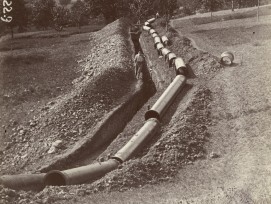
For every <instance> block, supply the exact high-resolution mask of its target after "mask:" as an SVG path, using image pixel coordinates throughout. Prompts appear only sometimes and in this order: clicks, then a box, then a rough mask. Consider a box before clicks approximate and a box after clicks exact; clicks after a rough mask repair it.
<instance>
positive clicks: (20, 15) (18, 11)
mask: <svg viewBox="0 0 271 204" xmlns="http://www.w3.org/2000/svg"><path fill="white" fill-rule="evenodd" d="M1 12H3V11H2V9H1ZM28 15H29V12H28V10H27V8H26V6H25V2H24V0H16V1H12V10H11V11H10V12H9V13H8V16H11V17H12V20H11V22H6V23H4V24H5V26H6V27H8V28H9V29H10V32H11V37H12V38H13V37H14V28H15V27H17V26H18V27H19V29H18V30H19V32H22V31H24V30H25V29H26V26H27V23H28ZM1 16H4V15H2V13H1Z"/></svg>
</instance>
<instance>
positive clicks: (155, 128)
mask: <svg viewBox="0 0 271 204" xmlns="http://www.w3.org/2000/svg"><path fill="white" fill-rule="evenodd" d="M154 21H155V18H152V19H149V20H147V21H146V22H145V23H144V26H143V30H145V31H146V32H148V33H149V34H150V35H151V36H152V37H153V38H154V48H155V49H156V50H157V52H158V54H159V53H160V54H161V55H162V56H163V57H164V58H165V60H166V62H168V64H169V67H172V66H173V67H174V69H175V71H176V77H175V79H174V80H173V81H172V83H171V84H170V85H169V86H168V88H167V89H166V90H165V91H164V92H163V94H162V95H161V96H160V97H159V99H158V100H157V102H156V103H155V104H154V105H153V106H152V108H151V109H150V110H148V111H147V112H146V113H145V123H144V125H143V126H142V128H141V129H140V130H139V131H138V132H137V133H136V134H135V135H134V136H133V137H132V138H131V139H130V140H129V141H128V142H127V143H126V145H124V146H123V147H122V148H121V149H120V150H119V151H118V152H117V153H116V154H115V155H114V156H113V157H111V158H110V159H109V160H107V161H104V162H100V163H99V162H98V163H94V164H90V165H86V166H81V167H77V168H73V169H68V170H63V171H59V170H53V171H49V172H48V173H46V174H45V173H41V174H21V175H4V176H1V177H0V184H2V185H4V186H5V187H8V188H12V189H33V188H35V189H39V188H43V187H45V186H46V185H56V186H59V185H75V184H82V183H85V182H89V181H92V180H94V179H97V178H99V177H101V176H103V175H105V174H106V173H108V172H110V171H112V170H114V169H116V168H117V167H118V166H119V165H120V164H121V163H123V162H125V161H127V160H128V159H129V158H131V157H132V155H134V154H135V153H136V152H137V151H138V150H139V149H140V148H142V146H144V145H145V144H146V142H147V141H148V140H149V139H150V138H152V137H154V136H155V135H156V134H157V133H158V132H159V130H160V128H161V124H160V121H161V118H162V117H163V116H164V114H165V113H166V110H167V109H168V107H169V106H170V105H171V103H172V102H173V101H174V99H175V97H176V96H177V95H178V94H179V93H180V91H181V90H182V88H183V87H184V85H185V82H186V77H185V76H184V72H183V69H185V68H186V66H185V63H184V61H183V59H182V58H180V57H176V55H175V54H174V53H172V52H171V51H170V50H169V49H168V48H166V46H167V45H168V43H169V39H168V38H167V37H166V36H162V37H160V36H159V34H158V33H157V32H156V31H155V30H154V29H153V28H152V26H151V23H153V22H154Z"/></svg>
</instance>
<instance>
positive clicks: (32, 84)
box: [0, 31, 89, 145]
mask: <svg viewBox="0 0 271 204" xmlns="http://www.w3.org/2000/svg"><path fill="white" fill-rule="evenodd" d="M56 34H58V33H56V32H54V31H53V32H46V35H47V37H44V38H43V37H40V36H41V35H43V36H44V35H45V34H44V33H41V32H40V33H39V34H37V33H31V34H30V33H27V34H24V37H23V38H20V37H21V36H20V37H19V36H17V37H16V38H15V39H13V40H11V39H10V40H6V41H2V42H1V44H0V51H1V55H0V58H1V66H0V67H1V68H0V69H1V75H2V77H3V78H2V79H3V80H1V86H2V87H3V89H1V99H2V100H1V113H2V116H1V124H2V125H4V126H5V127H6V128H5V130H6V131H7V134H8V133H9V132H11V129H12V126H13V124H12V123H14V124H19V125H23V124H25V123H26V121H27V119H29V118H31V117H33V115H34V113H33V112H35V111H36V110H37V109H39V108H40V107H41V106H43V105H44V104H46V103H47V102H48V101H50V100H51V99H52V98H54V97H56V96H58V95H60V94H62V93H64V92H66V91H68V90H69V89H71V87H72V83H71V82H72V80H73V79H75V78H76V77H77V76H78V75H79V73H78V72H79V71H80V69H79V68H77V67H78V63H77V60H80V59H81V58H82V57H84V56H85V55H86V49H87V44H86V43H85V42H86V41H89V34H87V33H86V34H78V35H74V36H67V37H65V38H62V37H60V36H57V37H54V35H56ZM71 48H72V49H71ZM2 131H3V130H2ZM5 139H6V138H5V137H4V136H3V134H1V141H5ZM2 145H3V142H2Z"/></svg>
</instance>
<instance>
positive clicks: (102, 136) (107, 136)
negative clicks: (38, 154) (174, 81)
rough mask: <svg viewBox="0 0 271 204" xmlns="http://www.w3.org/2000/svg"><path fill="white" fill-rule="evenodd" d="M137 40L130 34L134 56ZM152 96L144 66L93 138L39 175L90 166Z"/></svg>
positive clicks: (147, 73) (146, 68)
mask: <svg viewBox="0 0 271 204" xmlns="http://www.w3.org/2000/svg"><path fill="white" fill-rule="evenodd" d="M139 37H140V34H139V35H137V34H131V38H130V44H131V52H133V54H135V53H137V52H138V51H139V50H141V51H142V48H141V45H140V42H139ZM155 93H156V87H155V84H154V82H153V81H152V78H151V75H150V73H149V69H148V67H147V64H146V63H145V65H144V67H143V70H142V78H141V79H140V80H138V81H137V82H136V83H135V85H134V91H133V92H132V93H131V94H130V95H128V96H127V97H126V100H125V102H124V103H123V104H121V105H120V106H118V107H117V108H116V109H115V110H113V111H112V112H111V113H110V114H109V116H108V117H107V119H106V120H105V121H101V123H100V126H99V127H98V128H97V129H96V130H95V131H94V134H93V137H92V139H91V140H88V141H82V142H81V143H80V144H78V145H77V146H78V148H77V147H74V149H77V150H76V151H74V152H73V153H72V154H69V155H68V156H65V157H63V158H62V159H59V160H57V161H56V162H55V163H53V164H51V165H48V166H44V167H42V168H41V169H40V172H48V171H50V170H56V169H57V170H64V169H69V168H74V167H78V166H82V165H88V164H91V163H92V162H93V161H95V160H97V156H98V155H100V154H101V153H102V152H104V151H105V150H106V148H107V147H108V146H109V145H110V144H111V143H112V141H114V139H115V138H116V137H117V136H118V135H119V134H121V133H122V132H123V130H124V128H125V127H126V126H127V124H128V123H129V122H130V121H131V120H132V118H133V117H134V115H135V114H136V113H137V112H138V111H139V110H140V109H141V108H142V107H143V106H144V104H145V103H146V102H147V101H148V100H149V98H150V97H152V96H153V95H154V94H155ZM78 158H80V159H78Z"/></svg>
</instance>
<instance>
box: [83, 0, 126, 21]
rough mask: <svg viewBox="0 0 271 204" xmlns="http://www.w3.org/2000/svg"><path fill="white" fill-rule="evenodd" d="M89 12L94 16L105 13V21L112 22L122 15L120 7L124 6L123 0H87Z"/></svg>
mask: <svg viewBox="0 0 271 204" xmlns="http://www.w3.org/2000/svg"><path fill="white" fill-rule="evenodd" d="M85 2H86V3H87V4H88V12H89V14H90V15H92V16H94V17H95V16H99V15H100V14H102V15H103V17H104V19H105V21H106V22H107V23H110V22H112V21H114V20H116V19H117V18H118V17H120V15H118V14H119V11H118V8H120V5H122V6H123V7H124V4H123V0H85Z"/></svg>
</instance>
